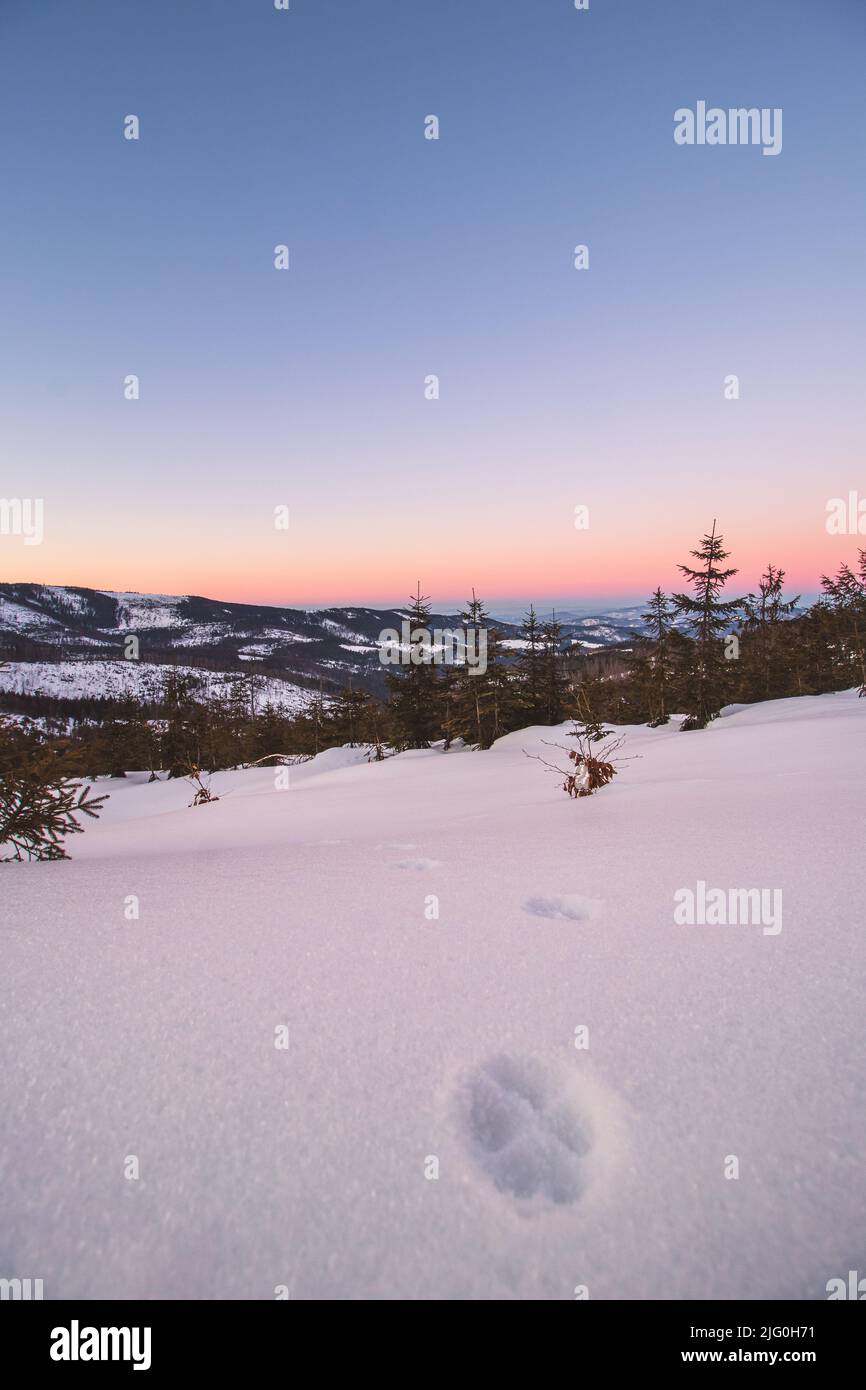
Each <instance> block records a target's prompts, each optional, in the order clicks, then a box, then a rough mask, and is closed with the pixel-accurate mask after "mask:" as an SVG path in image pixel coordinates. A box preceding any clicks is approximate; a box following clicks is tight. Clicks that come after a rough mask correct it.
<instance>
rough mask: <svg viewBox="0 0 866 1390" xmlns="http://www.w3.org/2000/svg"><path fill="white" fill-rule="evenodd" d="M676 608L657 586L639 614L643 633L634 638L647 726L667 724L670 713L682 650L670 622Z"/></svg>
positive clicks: (652, 727)
mask: <svg viewBox="0 0 866 1390" xmlns="http://www.w3.org/2000/svg"><path fill="white" fill-rule="evenodd" d="M675 614H676V609H675V607H674V605H673V604H672V603H671V601H670V599H669V598H668V596H667V594H663V593H662V591H661V588H660V587H659V588H657V589H656V590H655V591H654V593H653V594H652V595H651V596H650V599H649V606H648V607H647V610H646V612H644V613H642V614H641V622H642V623H643V626H644V633H643V635H642V636H641V637H640V638H638V641H637V644H636V645H637V651H636V654H635V656H636V665H638V666H639V665H640V664H641V663H643V680H644V692H645V698H646V704H647V712H648V716H649V717H648V719H647V723H648V724H649V726H650V728H651V729H657V728H658V727H659V726H660V725H662V724H667V723H668V721H669V719H670V717H671V697H672V695H673V691H674V688H675V681H676V670H677V655H678V653H679V654H680V655H681V653H682V644H681V643H679V642H678V641H677V639H678V636H679V634H678V633H677V631H676V628H675V627H674V626H673V619H674V616H675Z"/></svg>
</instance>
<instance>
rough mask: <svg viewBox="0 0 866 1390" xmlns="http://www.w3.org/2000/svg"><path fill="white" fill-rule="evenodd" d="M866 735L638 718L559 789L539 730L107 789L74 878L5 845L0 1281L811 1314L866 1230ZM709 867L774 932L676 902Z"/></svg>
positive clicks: (786, 718) (830, 704)
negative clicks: (134, 1165) (581, 777)
mask: <svg viewBox="0 0 866 1390" xmlns="http://www.w3.org/2000/svg"><path fill="white" fill-rule="evenodd" d="M864 731H866V701H863V700H860V701H858V700H857V699H856V698H855V697H854V695H853V694H850V693H849V694H840V695H828V696H822V697H819V698H813V699H802V700H786V701H779V702H775V703H772V704H765V705H757V706H752V707H744V708H739V709H736V710H732V711H729V712H727V713H726V714H725V715H724V717H722V718H721V719H719V720H718V721H717V722H716V724H715V725H713V726H712V727H711V728H710V729H708V730H707V731H705V732H702V733H693V734H682V733H680V732H679V731H678V730H677V729H676V728H675V727H669V728H666V729H658V730H649V729H645V728H640V729H632V730H626V733H627V738H628V742H627V745H626V747H625V748H624V749H623V752H624V753H626V754H635V755H639V756H637V757H635V758H634V759H633V760H632V761H629V762H625V763H624V764H623V765H622V767H621V771H620V775H619V776H618V777H617V778H616V780H615V781H614V783H613V784H612V785H611V786H610V787H608V788H606V789H604V790H603V791H602V792H601V793H600V794H599V795H597V796H595V797H593V798H590V799H587V800H582V801H576V802H572V801H569V800H568V799H567V798H566V797H565V796H564V795H563V794H562V792H561V791H560V790H559V789H558V787H557V784H556V780H555V779H554V778H553V777H551V776H549V775H547V774H546V773H545V772H544V769H543V767H542V766H541V764H540V763H538V762H535V761H532V760H531V759H529V758H527V757H526V756H525V751H524V750H527V751H529V752H534V753H539V752H541V753H544V754H545V755H546V756H547V755H549V754H550V750H549V749H545V746H544V740H550V739H556V738H557V737H558V734H557V732H556V731H551V730H542V729H535V730H525V731H523V732H521V733H517V734H511V735H509V736H508V737H507V738H505V739H503V740H501V741H500V742H499V743H498V744H497V745H496V746H495V747H494V748H493V749H491V750H489V751H488V752H486V753H472V752H466V751H454V752H451V753H449V754H447V755H442V754H441V753H440V752H437V751H435V750H434V751H429V752H421V753H407V754H403V755H402V756H400V757H397V758H394V759H391V760H388V761H386V762H384V763H380V764H367V763H366V762H364V761H361V759H362V757H363V755H362V754H361V753H360V752H359V751H358V750H332V751H331V752H330V753H328V754H325V755H322V757H321V758H319V759H316V760H315V761H314V762H312V763H307V764H304V765H302V766H300V767H296V768H291V769H289V786H288V788H287V789H278V786H277V785H276V771H275V770H274V769H257V770H251V771H246V772H237V773H228V774H223V775H217V776H215V777H214V779H213V784H212V785H213V790H214V791H216V792H217V793H218V794H219V795H220V798H221V799H220V800H219V801H218V802H215V803H212V804H210V805H206V806H201V807H196V808H193V809H190V808H189V807H188V805H187V802H188V801H189V800H190V799H191V792H190V789H189V788H188V787H187V786H185V785H183V784H180V783H167V782H160V783H155V784H150V785H145V784H144V782H143V780H142V779H140V778H131V779H127V781H126V782H120V783H118V782H114V783H110V784H108V783H106V784H103V786H102V789H103V790H107V791H110V792H111V800H110V801H109V802H108V803H107V806H106V808H105V813H104V815H103V817H102V819H101V820H100V822H99V823H98V824H96V825H94V826H92V827H91V828H88V830H87V832H86V834H85V835H83V836H79V837H76V838H75V839H74V840H72V841H71V842H70V850H71V852H72V853H73V855H74V856H75V857H74V859H73V861H72V862H70V863H60V864H47V865H4V866H2V868H0V892H2V894H3V902H2V942H0V950H2V958H3V962H4V969H3V973H2V980H0V1037H2V1042H3V1045H4V1056H6V1057H7V1058H8V1061H7V1064H6V1066H5V1068H4V1069H3V1071H2V1073H0V1101H2V1106H3V1111H4V1115H5V1118H6V1123H5V1125H4V1130H3V1139H2V1145H0V1192H2V1206H3V1219H2V1223H0V1267H2V1268H3V1269H4V1271H6V1272H8V1273H10V1274H11V1273H14V1272H16V1271H20V1272H22V1273H26V1272H30V1273H34V1274H37V1273H38V1274H39V1276H40V1277H43V1278H44V1281H45V1294H46V1297H65V1296H69V1297H72V1296H89V1297H99V1296H102V1297H106V1296H114V1297H118V1296H119V1297H149V1296H150V1297H153V1296H160V1295H161V1296H167V1297H187V1298H190V1297H202V1298H208V1297H218V1296H222V1297H247V1298H265V1299H267V1298H272V1297H274V1290H275V1289H276V1288H277V1287H278V1286H280V1285H286V1286H288V1287H289V1288H290V1289H291V1292H292V1296H293V1297H326V1296H334V1297H369V1296H390V1297H401V1298H407V1297H408V1298H413V1297H418V1298H425V1297H448V1298H461V1297H470V1298H528V1297H538V1298H555V1299H571V1298H573V1297H574V1291H575V1288H576V1287H577V1286H586V1287H587V1289H588V1291H589V1295H590V1297H592V1298H635V1297H639V1298H659V1297H678V1298H704V1297H709V1296H716V1297H722V1298H732V1297H745V1298H785V1297H796V1298H805V1299H810V1298H823V1297H825V1296H826V1294H825V1285H826V1282H827V1280H828V1279H830V1278H833V1277H837V1276H846V1274H847V1271H848V1270H849V1269H856V1268H858V1265H859V1267H860V1268H861V1269H862V1260H863V1248H864V1245H863V1239H864V1229H863V1218H862V1213H863V1210H864V1204H866V1177H864V1166H863V1162H862V1155H863V1153H864V1150H866V1105H864V1101H866V1082H864V1071H863V1056H864V1044H866V1036H864V1034H866V1021H864V1020H866V1010H864V1006H863V979H864V966H866V933H864V931H863V924H862V899H863V895H862V881H861V880H862V874H861V871H860V864H861V862H862V844H863V812H862V804H863V796H862V789H863V783H864V772H866V751H864V750H866V741H864ZM700 881H703V882H705V883H706V884H707V885H710V886H714V887H721V888H723V889H725V890H728V889H748V888H766V889H770V890H773V889H780V890H781V893H782V904H783V913H782V917H781V923H782V929H781V930H780V931H778V932H768V931H767V930H766V929H765V927H764V926H763V925H761V924H759V923H757V922H756V923H751V922H745V923H742V924H739V925H703V926H701V925H695V926H684V925H679V924H678V923H677V921H676V920H675V898H674V895H675V894H676V893H677V891H678V890H680V889H684V888H691V889H693V890H694V889H696V885H697V884H698V882H700ZM133 900H137V903H138V908H139V916H138V918H137V920H136V919H133V920H128V916H129V915H130V913H131V910H132V909H131V906H130V905H131V904H132V903H133ZM436 906H438V916H435V915H434V908H435V907H436ZM283 1027H285V1028H287V1029H288V1048H286V1049H283V1048H278V1047H276V1046H275V1039H279V1037H280V1036H281V1035H280V1034H279V1030H280V1029H281V1028H283ZM580 1029H586V1030H588V1031H587V1035H586V1036H587V1037H588V1043H589V1046H588V1048H578V1047H576V1046H575V1041H576V1040H577V1041H583V1040H585V1035H584V1034H583V1033H581V1032H579V1031H578V1032H576V1030H580ZM131 1155H134V1156H135V1157H136V1158H137V1160H138V1164H139V1174H140V1175H139V1177H138V1179H130V1178H128V1177H125V1175H124V1173H125V1166H126V1169H127V1170H128V1169H129V1166H130V1165H129V1156H131ZM733 1159H736V1160H737V1164H738V1169H739V1176H738V1177H736V1178H732V1177H726V1171H727V1172H728V1173H731V1172H732V1171H733V1167H734V1165H733V1163H732V1160H733ZM437 1170H438V1177H436V1176H433V1175H434V1174H435V1173H436V1172H437Z"/></svg>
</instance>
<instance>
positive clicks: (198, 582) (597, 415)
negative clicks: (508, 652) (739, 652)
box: [0, 0, 866, 608]
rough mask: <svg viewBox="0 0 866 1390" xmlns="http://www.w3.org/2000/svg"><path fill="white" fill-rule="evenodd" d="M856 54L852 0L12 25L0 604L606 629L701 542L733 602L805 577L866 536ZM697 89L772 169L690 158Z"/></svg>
mask: <svg viewBox="0 0 866 1390" xmlns="http://www.w3.org/2000/svg"><path fill="white" fill-rule="evenodd" d="M864 59H866V4H864V3H863V0H822V3H821V4H815V3H813V2H812V0H728V2H727V3H726V4H725V5H723V6H722V5H714V4H710V3H708V2H707V0H700V2H699V3H695V0H665V3H663V4H648V3H646V0H618V3H613V0H590V8H589V9H588V10H586V11H578V10H576V9H575V7H574V4H573V0H532V3H531V4H530V3H528V2H527V0H472V3H468V0H365V3H363V4H359V3H357V0H291V5H290V9H289V10H288V11H282V10H276V9H275V7H274V4H273V0H149V3H148V4H146V5H144V4H141V3H139V0H86V3H85V0H45V3H40V4H34V3H32V0H0V78H2V80H0V172H2V189H3V193H2V204H3V212H2V217H0V321H2V330H0V497H5V498H7V499H8V498H32V499H37V498H41V499H43V506H44V538H43V539H42V543H41V544H38V545H36V544H33V545H27V544H25V538H24V537H23V536H21V535H16V534H0V579H6V580H12V581H24V580H30V581H37V582H45V583H62V584H76V585H86V586H91V587H98V588H110V589H122V590H142V591H146V592H167V593H197V594H204V595H208V596H212V597H219V598H225V599H231V600H237V601H249V602H265V603H275V604H288V605H304V606H314V605H317V604H322V605H324V604H333V603H354V604H370V605H375V604H381V605H383V606H384V605H387V604H391V603H395V602H403V601H404V600H405V597H406V595H407V594H408V593H409V592H410V591H411V590H414V588H415V585H416V582H417V581H418V580H419V579H420V581H421V585H422V590H423V592H425V593H427V594H429V595H431V597H432V598H433V600H434V603H435V604H436V606H437V607H439V608H441V607H444V606H447V605H448V604H450V603H452V602H456V601H459V600H462V599H465V597H466V596H467V594H468V593H469V591H470V589H471V588H472V586H474V587H475V588H476V589H477V590H478V592H479V593H480V594H481V595H483V597H484V598H485V599H486V600H487V601H488V603H491V602H492V603H493V604H494V605H495V604H496V602H497V601H499V602H500V603H501V604H504V603H505V602H506V601H510V602H522V601H524V600H529V599H534V600H535V601H536V602H537V603H540V604H543V603H545V602H548V601H554V600H555V601H558V602H559V603H560V604H563V603H571V604H572V605H579V604H584V605H587V604H588V605H592V604H593V603H598V604H601V603H608V602H612V601H617V602H626V601H633V600H636V599H641V598H642V597H644V596H645V595H646V594H647V593H648V592H649V591H650V590H651V589H653V588H655V586H656V585H657V584H660V585H661V586H662V587H663V588H665V589H668V590H670V589H671V588H679V587H681V577H680V576H679V575H678V572H677V570H676V565H677V562H680V561H686V560H688V558H689V557H688V552H689V550H691V549H692V548H693V547H694V546H695V545H696V544H697V542H698V541H699V538H700V536H701V535H702V533H703V532H704V531H706V530H708V529H709V528H710V526H711V525H712V523H713V519H714V518H718V523H719V527H720V529H721V530H722V532H723V534H724V536H725V539H726V542H727V544H728V546H729V548H730V550H731V552H732V558H731V563H732V564H735V565H737V566H738V567H739V569H740V574H739V575H738V577H737V579H736V580H735V581H734V586H735V587H736V589H737V592H741V591H742V592H746V591H748V590H749V589H752V588H754V587H755V585H756V582H757V579H758V576H759V574H760V571H761V569H762V568H763V567H764V566H765V565H766V563H767V562H768V561H772V562H773V563H775V564H781V565H782V566H783V567H784V568H785V569H786V570H787V572H788V576H789V579H790V589H791V592H795V591H801V592H805V593H810V592H813V591H814V590H815V589H817V587H818V583H817V581H818V576H819V575H820V573H821V572H822V571H827V570H829V569H835V568H836V567H837V566H838V564H839V563H840V562H841V561H842V560H853V559H854V558H855V557H856V550H857V544H858V540H859V543H860V545H863V544H864V543H866V542H864V539H863V537H862V536H859V537H858V536H857V535H856V534H847V535H842V536H839V535H830V534H828V532H827V529H826V508H827V503H828V501H829V500H830V499H832V498H834V497H847V496H848V494H849V492H851V491H852V490H857V489H858V488H859V489H860V492H862V494H863V495H864V496H866V468H864V459H863V438H864V409H866V407H864V400H866V392H864V389H863V386H864V366H866V363H864V333H863V327H862V326H863V323H864V311H866V294H864V276H863V254H864V253H863V245H864V240H863V238H864V225H866V181H864V178H863V152H864V148H866V101H864V96H863V71H864ZM701 100H705V101H706V102H707V104H708V106H710V107H712V106H716V107H720V108H723V109H727V108H729V107H741V106H742V107H753V106H754V107H758V108H770V109H774V108H781V110H782V112H783V124H782V131H783V142H782V149H781V151H780V153H779V154H777V155H775V156H766V155H764V154H763V153H762V149H761V147H760V146H755V145H733V144H732V145H725V146H718V145H717V146H710V145H697V144H695V145H678V144H676V143H675V141H674V138H673V133H674V128H675V123H674V112H675V111H677V110H678V109H681V108H686V107H690V108H692V109H694V108H695V107H696V104H697V102H698V101H701ZM129 115H136V116H137V117H138V118H139V122H140V132H139V133H140V138H139V139H138V140H127V139H125V138H124V122H125V118H126V117H127V116H129ZM431 115H435V116H436V117H437V118H438V121H439V138H438V140H432V139H426V138H425V120H426V118H427V117H428V116H431ZM278 245H286V246H288V248H289V268H288V269H287V270H277V269H275V266H274V248H275V247H276V246H278ZM577 245H585V246H587V247H588V248H589V266H588V269H583V270H577V269H575V265H574V259H575V257H574V249H575V247H576V246H577ZM731 374H734V375H736V376H737V377H738V380H739V398H738V399H726V395H725V379H726V377H728V376H730V375H731ZM131 375H135V376H137V377H138V379H139V393H140V394H139V399H137V400H134V399H133V400H129V399H126V398H125V385H124V383H125V381H126V378H127V377H129V376H131ZM432 375H435V376H437V377H438V379H439V397H438V399H427V398H426V396H425V379H426V378H428V377H430V376H432ZM728 389H729V391H730V388H728ZM578 507H585V508H586V509H587V512H586V513H585V514H579V517H584V516H585V517H586V518H587V519H588V526H587V527H586V528H584V529H578V528H577V527H576V526H575V519H576V512H575V509H576V508H578ZM277 508H287V509H288V513H287V514H288V526H287V528H278V527H277V526H276V525H275V516H276V515H277V513H276V512H275V509H277ZM284 515H285V513H282V512H281V513H279V516H280V518H282V517H283V516H284ZM864 526H866V523H864Z"/></svg>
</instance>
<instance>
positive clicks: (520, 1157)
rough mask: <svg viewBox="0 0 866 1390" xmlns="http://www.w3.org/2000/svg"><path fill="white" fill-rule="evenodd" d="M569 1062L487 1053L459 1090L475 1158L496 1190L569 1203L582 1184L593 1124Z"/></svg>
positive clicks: (579, 1192) (461, 1108) (574, 1198)
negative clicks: (563, 1066)
mask: <svg viewBox="0 0 866 1390" xmlns="http://www.w3.org/2000/svg"><path fill="white" fill-rule="evenodd" d="M574 1079H575V1078H574V1076H573V1074H572V1073H571V1072H570V1071H569V1070H568V1069H562V1070H561V1069H560V1068H559V1067H557V1066H555V1065H550V1064H549V1063H545V1062H544V1061H542V1060H541V1059H540V1058H537V1057H507V1056H500V1057H493V1058H492V1059H491V1060H490V1061H488V1062H485V1063H484V1064H483V1065H482V1066H480V1067H479V1068H478V1069H477V1070H476V1071H474V1072H472V1073H471V1074H470V1075H469V1076H467V1077H466V1078H465V1080H464V1083H463V1086H462V1088H461V1089H460V1091H459V1093H458V1100H459V1109H460V1113H461V1118H462V1122H463V1130H464V1134H465V1137H466V1139H467V1140H468V1143H469V1148H470V1150H471V1152H472V1153H473V1154H474V1156H475V1158H476V1160H477V1162H478V1163H479V1164H480V1165H481V1167H482V1168H483V1169H484V1170H485V1171H486V1172H487V1173H488V1174H489V1176H490V1177H491V1178H492V1179H493V1181H494V1183H495V1184H496V1186H497V1187H498V1188H499V1189H500V1191H502V1192H511V1193H513V1195H514V1196H515V1197H524V1198H526V1197H534V1196H536V1194H539V1193H540V1194H541V1195H542V1196H543V1197H546V1198H548V1199H549V1200H550V1201H552V1202H555V1203H557V1205H561V1204H563V1203H566V1202H575V1201H577V1199H578V1198H579V1197H580V1196H582V1194H583V1191H584V1189H585V1187H586V1184H587V1174H586V1171H585V1161H586V1158H587V1156H588V1154H589V1153H590V1151H591V1149H592V1147H593V1142H594V1136H593V1127H592V1122H591V1118H590V1115H589V1113H588V1111H587V1110H586V1109H585V1107H583V1106H582V1105H581V1103H580V1097H579V1094H578V1093H576V1092H575V1091H574V1089H573V1088H572V1087H570V1086H569V1082H570V1081H574Z"/></svg>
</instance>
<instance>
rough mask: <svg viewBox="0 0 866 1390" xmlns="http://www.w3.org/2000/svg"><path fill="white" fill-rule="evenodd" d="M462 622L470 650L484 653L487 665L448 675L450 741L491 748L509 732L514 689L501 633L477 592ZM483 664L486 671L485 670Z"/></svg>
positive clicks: (467, 665) (464, 667) (465, 667)
mask: <svg viewBox="0 0 866 1390" xmlns="http://www.w3.org/2000/svg"><path fill="white" fill-rule="evenodd" d="M460 621H461V624H463V631H464V635H466V644H467V648H468V646H473V648H474V652H475V655H477V656H481V655H482V653H484V663H481V662H480V663H477V664H471V663H470V662H464V663H463V664H461V666H457V667H453V671H455V676H446V678H445V682H443V696H445V701H446V708H448V714H446V738H448V739H449V741H450V738H463V739H464V741H466V742H467V744H473V745H474V746H477V748H489V746H491V744H493V742H495V739H498V738H499V737H500V735H502V734H505V733H506V727H507V720H509V713H510V708H512V703H513V688H512V684H510V680H509V674H507V670H506V667H505V663H503V662H502V659H500V655H499V634H498V631H496V630H495V628H492V627H491V626H489V614H488V612H487V609H485V606H484V602H482V600H481V599H480V598H477V595H475V591H474V589H473V596H471V599H468V600H467V605H466V609H464V612H463V613H461V614H460ZM470 630H471V634H473V637H471V642H470V637H468V634H470ZM482 644H484V648H482ZM482 664H484V669H481V667H482Z"/></svg>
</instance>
